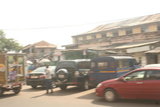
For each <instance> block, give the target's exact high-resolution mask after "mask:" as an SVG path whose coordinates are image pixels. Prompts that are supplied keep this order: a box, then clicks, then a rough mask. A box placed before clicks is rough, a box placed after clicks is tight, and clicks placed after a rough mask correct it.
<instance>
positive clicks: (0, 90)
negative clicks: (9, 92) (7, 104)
mask: <svg viewBox="0 0 160 107" xmlns="http://www.w3.org/2000/svg"><path fill="white" fill-rule="evenodd" d="M3 93H4V90H3V89H2V88H0V96H2V95H3Z"/></svg>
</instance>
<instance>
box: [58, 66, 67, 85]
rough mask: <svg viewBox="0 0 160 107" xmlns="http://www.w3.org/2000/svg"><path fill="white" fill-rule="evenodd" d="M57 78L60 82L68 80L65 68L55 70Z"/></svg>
mask: <svg viewBox="0 0 160 107" xmlns="http://www.w3.org/2000/svg"><path fill="white" fill-rule="evenodd" d="M56 74H57V78H58V80H60V81H61V82H67V81H68V70H67V69H59V70H58V71H57V72H56Z"/></svg>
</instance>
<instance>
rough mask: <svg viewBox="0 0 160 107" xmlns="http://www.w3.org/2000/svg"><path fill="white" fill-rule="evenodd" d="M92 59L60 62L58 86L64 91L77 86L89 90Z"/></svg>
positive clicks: (57, 72)
mask: <svg viewBox="0 0 160 107" xmlns="http://www.w3.org/2000/svg"><path fill="white" fill-rule="evenodd" d="M89 70H90V59H77V60H65V61H60V62H59V63H58V64H57V66H56V70H55V72H56V78H57V79H56V85H57V86H58V87H60V88H61V89H62V90H65V89H66V88H67V86H70V85H76V86H78V87H80V88H81V89H83V90H87V89H89V81H88V71H89Z"/></svg>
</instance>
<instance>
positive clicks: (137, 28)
mask: <svg viewBox="0 0 160 107" xmlns="http://www.w3.org/2000/svg"><path fill="white" fill-rule="evenodd" d="M132 33H133V34H137V33H141V28H140V27H135V28H133V29H132Z"/></svg>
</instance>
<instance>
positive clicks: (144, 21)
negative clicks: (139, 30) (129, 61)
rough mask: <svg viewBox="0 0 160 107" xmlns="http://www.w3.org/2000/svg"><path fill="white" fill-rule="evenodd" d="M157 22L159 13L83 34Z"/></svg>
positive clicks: (99, 27) (107, 25)
mask: <svg viewBox="0 0 160 107" xmlns="http://www.w3.org/2000/svg"><path fill="white" fill-rule="evenodd" d="M158 21H160V13H158V14H153V15H148V16H141V17H136V18H132V19H128V20H124V21H120V22H114V23H110V24H105V25H100V26H98V27H96V28H95V29H93V30H91V31H88V32H86V33H84V34H88V33H95V32H100V31H106V30H112V29H116V28H123V27H130V26H136V25H141V24H147V23H152V22H158Z"/></svg>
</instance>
